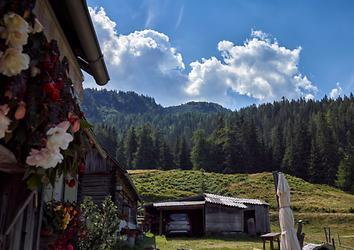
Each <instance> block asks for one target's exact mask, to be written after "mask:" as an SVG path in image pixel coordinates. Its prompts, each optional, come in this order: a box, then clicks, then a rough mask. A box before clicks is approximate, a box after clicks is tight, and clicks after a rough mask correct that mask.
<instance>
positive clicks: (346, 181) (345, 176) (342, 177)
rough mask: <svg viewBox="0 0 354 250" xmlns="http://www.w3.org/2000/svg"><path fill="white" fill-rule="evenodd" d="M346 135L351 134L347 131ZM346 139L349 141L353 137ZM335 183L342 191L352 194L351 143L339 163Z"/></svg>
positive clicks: (353, 158) (353, 166)
mask: <svg viewBox="0 0 354 250" xmlns="http://www.w3.org/2000/svg"><path fill="white" fill-rule="evenodd" d="M348 135H349V136H351V133H348ZM349 138H351V137H349ZM348 140H349V141H351V140H353V139H352V138H351V139H348ZM336 185H337V186H338V187H339V188H341V189H343V190H344V191H348V192H351V193H353V194H354V146H352V144H351V143H350V144H349V145H348V147H347V150H346V152H345V153H344V156H343V158H342V160H341V161H340V163H339V166H338V172H337V179H336Z"/></svg>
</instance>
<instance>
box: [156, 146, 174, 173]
mask: <svg viewBox="0 0 354 250" xmlns="http://www.w3.org/2000/svg"><path fill="white" fill-rule="evenodd" d="M159 162H160V163H159V166H160V168H161V169H164V170H166V169H173V168H174V167H175V165H174V162H173V156H172V154H171V151H170V148H169V147H168V145H167V144H166V142H164V141H163V142H162V144H161V149H160V160H159Z"/></svg>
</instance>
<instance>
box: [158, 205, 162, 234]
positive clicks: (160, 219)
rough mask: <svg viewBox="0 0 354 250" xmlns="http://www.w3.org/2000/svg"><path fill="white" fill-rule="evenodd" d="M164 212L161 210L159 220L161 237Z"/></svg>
mask: <svg viewBox="0 0 354 250" xmlns="http://www.w3.org/2000/svg"><path fill="white" fill-rule="evenodd" d="M162 215H163V213H162V210H160V218H159V235H162Z"/></svg>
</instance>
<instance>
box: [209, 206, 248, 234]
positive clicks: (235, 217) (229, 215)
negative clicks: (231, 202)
mask: <svg viewBox="0 0 354 250" xmlns="http://www.w3.org/2000/svg"><path fill="white" fill-rule="evenodd" d="M242 231H243V212H242V209H239V208H234V207H227V206H222V205H215V204H210V203H207V204H206V205H205V232H206V233H222V232H242Z"/></svg>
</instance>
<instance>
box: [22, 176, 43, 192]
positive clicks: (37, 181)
mask: <svg viewBox="0 0 354 250" xmlns="http://www.w3.org/2000/svg"><path fill="white" fill-rule="evenodd" d="M26 183H27V187H28V188H29V189H31V190H35V189H37V188H38V187H39V186H40V185H42V181H41V177H40V176H39V175H36V174H32V175H31V176H30V177H29V178H28V179H27V181H26Z"/></svg>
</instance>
